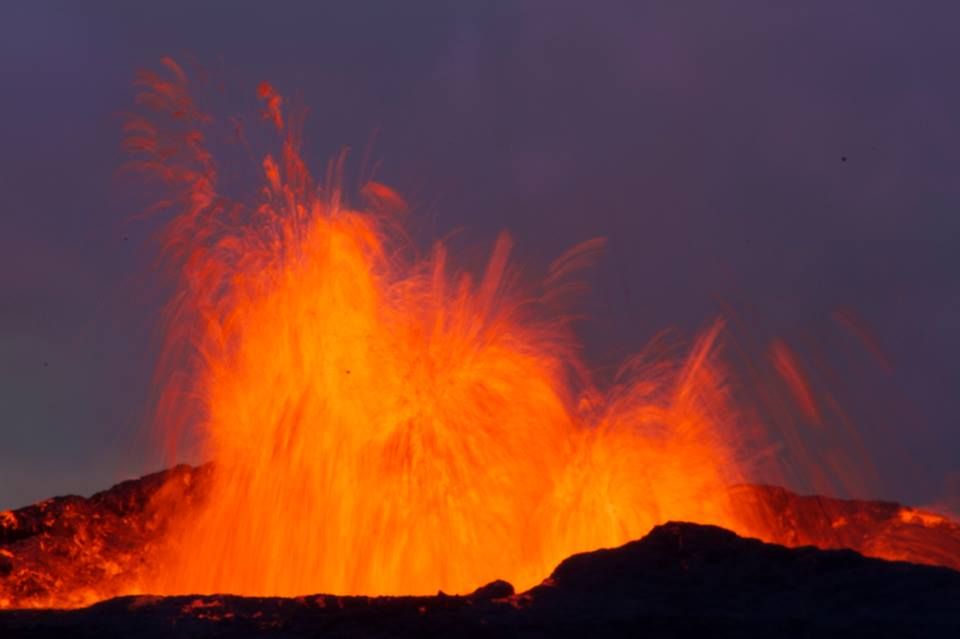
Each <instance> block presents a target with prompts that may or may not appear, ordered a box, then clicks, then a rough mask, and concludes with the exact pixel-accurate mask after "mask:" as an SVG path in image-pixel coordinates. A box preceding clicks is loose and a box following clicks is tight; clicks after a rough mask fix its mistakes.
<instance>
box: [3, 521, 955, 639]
mask: <svg viewBox="0 0 960 639" xmlns="http://www.w3.org/2000/svg"><path fill="white" fill-rule="evenodd" d="M511 592H512V589H510V588H509V586H508V585H507V584H503V583H499V584H496V585H494V586H492V587H489V588H483V589H480V590H478V592H477V593H474V594H473V595H469V596H464V597H451V596H445V595H442V594H441V595H438V596H436V597H395V598H389V597H381V598H367V597H335V596H330V595H316V596H309V597H300V598H296V599H274V598H244V597H232V596H202V597H201V596H187V597H167V598H159V597H121V598H118V599H113V600H110V601H106V602H103V603H100V604H96V605H94V606H91V607H89V608H85V609H80V610H70V611H52V610H46V611H44V610H36V611H27V610H20V611H6V612H0V636H2V637H5V638H6V637H21V636H22V637H34V638H44V637H62V636H71V637H143V638H151V637H171V636H189V637H248V636H276V637H308V636H309V637H388V636H427V637H441V636H442V637H446V636H451V637H463V636H473V637H486V636H490V637H545V636H553V637H555V636H561V637H597V636H610V637H613V636H617V637H621V636H638V637H643V636H649V637H664V636H670V637H716V636H737V637H742V636H763V637H822V636H845V637H850V636H862V637H867V636H869V637H880V636H884V637H891V636H896V637H956V636H960V635H958V633H960V572H956V571H953V570H950V569H946V568H939V567H931V566H919V565H913V564H907V563H896V562H887V561H882V560H877V559H869V558H865V557H863V556H861V555H858V554H857V553H855V552H852V551H848V550H818V549H815V548H810V547H807V548H795V549H789V548H785V547H782V546H776V545H772V544H765V543H763V542H760V541H757V540H754V539H744V538H741V537H738V536H737V535H735V534H733V533H731V532H729V531H726V530H723V529H721V528H717V527H713V526H700V525H696V524H685V523H669V524H665V525H663V526H659V527H657V528H655V529H654V530H653V531H651V533H650V534H649V535H647V536H646V537H645V538H643V539H641V540H639V541H635V542H631V543H629V544H626V545H625V546H622V547H620V548H616V549H612V550H599V551H595V552H591V553H585V554H581V555H575V556H573V557H570V558H569V559H567V560H566V561H564V562H563V563H561V564H560V565H559V566H558V567H557V568H556V570H554V572H553V574H552V575H551V576H550V578H549V579H547V580H546V581H545V582H544V583H543V585H541V586H537V587H536V588H533V589H531V590H529V591H527V592H524V593H521V594H511Z"/></svg>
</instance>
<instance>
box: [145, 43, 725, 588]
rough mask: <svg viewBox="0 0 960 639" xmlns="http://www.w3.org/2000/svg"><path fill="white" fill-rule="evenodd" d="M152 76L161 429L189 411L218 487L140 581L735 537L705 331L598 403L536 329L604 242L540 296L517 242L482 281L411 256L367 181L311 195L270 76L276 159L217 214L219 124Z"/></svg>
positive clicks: (329, 184) (542, 568) (302, 573)
mask: <svg viewBox="0 0 960 639" xmlns="http://www.w3.org/2000/svg"><path fill="white" fill-rule="evenodd" d="M165 64H166V66H167V73H166V74H164V75H154V74H144V75H143V76H142V77H141V81H142V87H143V92H142V94H141V96H140V101H141V103H142V104H143V105H145V106H146V107H147V108H148V109H150V110H152V111H153V112H154V116H151V117H150V118H141V119H135V120H132V121H131V123H130V125H129V127H128V134H129V137H128V144H129V146H130V148H131V149H133V150H134V151H135V152H136V153H138V157H139V158H140V164H139V166H140V168H141V169H143V170H144V171H146V172H147V173H149V174H151V175H153V176H156V177H158V178H160V179H161V180H162V181H163V182H164V183H165V184H166V185H167V186H168V187H171V188H172V192H173V194H174V196H173V198H172V199H170V200H168V201H167V204H171V205H173V206H175V207H176V208H177V209H178V211H177V212H176V214H175V216H174V217H172V218H171V221H170V222H169V225H168V226H167V228H166V232H165V238H166V248H167V255H168V256H169V257H170V258H171V264H173V265H175V267H176V269H177V270H176V273H177V277H176V281H177V292H176V295H175V296H174V298H173V301H172V302H171V304H170V308H169V312H168V316H167V317H168V318H169V325H168V333H167V335H168V341H167V347H166V352H165V356H164V357H163V358H162V366H161V369H160V376H159V379H160V380H161V382H162V383H163V384H164V385H165V392H164V395H163V401H162V402H161V404H160V409H161V410H160V412H159V419H160V422H161V424H164V425H165V428H166V429H167V432H168V434H169V435H170V440H171V441H182V439H183V436H184V432H183V431H182V429H181V424H183V423H185V422H190V421H191V419H192V422H193V424H192V426H191V429H192V430H191V431H190V433H189V434H190V435H191V436H195V437H197V438H198V439H199V449H200V452H201V455H202V456H203V457H204V458H207V459H212V460H214V462H215V473H214V476H213V478H212V480H211V482H212V483H211V487H210V491H209V494H208V495H207V498H206V500H205V501H204V502H203V504H202V506H201V507H200V508H199V510H198V511H197V512H192V513H190V514H189V516H186V515H184V516H183V517H181V518H180V519H179V520H177V521H176V522H175V523H174V524H171V526H172V528H171V530H172V533H171V534H170V535H169V536H168V539H167V540H166V542H165V545H164V547H163V552H164V553H165V554H166V558H165V559H164V560H163V561H161V562H160V564H159V565H158V566H157V569H156V571H155V574H153V575H152V576H151V577H149V578H148V580H147V583H144V584H141V585H142V588H143V589H144V590H147V591H152V592H156V593H158V594H173V593H185V592H191V593H192V592H231V593H238V594H247V595H300V594H305V593H310V592H331V593H338V594H351V593H362V594H371V595H372V594H401V593H402V594H417V593H434V592H436V591H437V590H438V589H441V590H444V591H447V592H464V591H468V590H472V589H474V588H476V587H477V586H478V585H480V584H483V583H486V582H489V581H491V580H493V579H496V578H503V579H507V580H509V581H511V582H512V583H514V584H515V585H516V586H517V587H518V588H520V589H523V588H526V587H529V586H531V585H533V584H535V583H536V582H537V581H539V580H540V579H542V578H543V577H544V575H546V574H549V572H550V570H551V569H552V568H553V567H554V566H555V565H556V564H557V563H558V562H560V561H561V560H562V559H564V558H565V557H567V556H569V555H570V554H572V553H575V552H579V551H586V550H591V549H595V548H599V547H606V546H614V545H617V544H621V543H623V542H626V541H628V540H630V539H634V538H639V537H641V536H642V535H644V534H645V533H646V532H647V531H648V530H649V529H650V528H651V527H652V526H654V525H655V524H657V523H660V522H664V521H666V520H669V519H674V520H688V521H697V522H708V523H716V524H720V525H724V526H727V527H729V528H733V529H740V528H742V527H741V526H740V525H739V520H738V517H737V513H736V512H735V511H734V509H733V508H732V506H731V504H730V502H729V498H728V496H727V491H726V488H727V486H729V485H730V484H731V483H735V482H737V481H739V480H740V479H741V475H740V469H739V467H738V465H737V463H736V455H735V451H733V450H732V449H731V447H730V444H729V442H732V441H735V438H734V437H732V435H731V433H729V432H728V431H727V426H728V424H729V423H730V421H731V419H730V409H729V407H728V405H727V398H726V394H725V390H724V383H723V379H722V377H721V374H720V372H719V370H718V368H717V366H716V363H715V362H714V358H713V351H714V345H715V341H716V339H717V333H718V330H719V327H717V326H715V327H713V328H711V329H709V330H708V331H706V332H705V334H704V335H703V336H701V338H700V339H699V340H698V342H697V343H696V344H695V345H694V347H693V348H692V349H691V352H690V353H689V354H688V356H687V357H684V358H680V360H678V361H666V360H662V359H660V360H651V359H649V358H648V359H645V360H636V361H632V362H631V363H630V364H629V365H628V366H625V367H624V370H623V372H622V374H621V375H620V377H619V378H618V380H617V382H616V383H615V385H614V386H613V387H612V388H610V389H607V390H604V391H600V390H598V389H596V388H595V386H594V385H593V384H592V383H591V382H590V380H589V379H588V376H587V375H586V373H585V372H584V371H585V368H584V367H583V366H582V365H581V364H580V363H579V362H578V360H577V356H576V347H575V345H574V344H573V343H572V341H571V338H570V333H569V330H568V327H567V326H566V325H565V323H564V322H563V321H560V320H556V319H544V318H550V317H554V318H555V317H557V313H556V312H555V310H554V309H550V308H549V305H548V303H547V302H546V301H545V300H547V299H549V298H550V297H551V296H550V295H549V292H551V291H555V290H556V289H557V288H558V287H562V286H564V282H565V281H567V277H568V275H569V271H570V270H571V267H572V265H575V264H576V263H577V262H578V261H579V259H580V258H581V257H582V255H583V253H584V252H586V251H589V250H591V249H592V248H595V246H594V244H591V243H587V244H585V245H582V246H581V247H577V248H575V249H574V250H572V251H571V252H570V253H568V254H567V255H565V256H564V257H563V258H561V259H560V260H558V262H557V263H556V264H555V265H554V267H553V268H552V270H551V273H550V277H549V278H548V281H549V285H548V286H547V287H546V288H547V289H549V290H548V291H546V292H544V291H540V290H538V289H536V288H535V287H531V288H524V287H521V286H519V285H517V282H518V281H519V277H518V272H517V270H516V269H515V268H514V266H513V265H512V262H511V260H510V253H511V242H510V240H509V239H508V238H507V236H502V237H501V238H500V239H499V240H498V241H497V242H496V244H495V246H494V247H493V249H492V251H491V254H490V257H489V260H488V262H487V264H486V267H485V269H483V270H482V272H481V273H480V274H479V275H478V276H476V277H472V276H471V275H470V274H469V273H466V272H462V271H458V270H457V269H456V268H455V267H454V266H453V265H451V262H452V259H451V257H450V255H449V254H448V251H447V250H446V249H445V248H444V246H443V245H439V244H438V245H437V246H436V247H434V249H433V250H432V251H430V252H429V253H428V254H427V255H417V253H416V251H415V250H413V249H412V248H411V247H410V245H409V242H407V241H406V240H405V239H404V235H403V232H402V230H401V229H400V226H399V221H398V217H397V214H396V210H397V209H398V208H399V206H400V204H402V200H401V199H400V197H399V196H397V195H396V194H394V193H393V192H392V191H390V190H389V189H387V188H386V187H384V186H383V185H380V184H375V183H371V184H369V185H368V186H367V187H366V188H365V189H363V194H364V195H365V196H367V197H366V199H367V202H368V205H367V206H366V208H364V209H363V210H354V209H352V208H350V207H349V206H348V205H347V204H346V202H345V199H344V197H342V195H341V191H340V189H339V186H338V181H339V180H338V175H337V174H338V165H337V164H336V163H335V164H334V165H333V167H334V168H333V169H332V170H331V171H330V172H329V176H328V179H327V180H326V182H325V183H323V184H318V183H316V182H315V181H314V180H313V178H312V177H311V175H310V174H309V172H308V170H307V168H306V164H305V163H304V161H303V159H302V157H301V153H300V143H299V134H298V130H297V129H298V126H297V125H296V118H291V117H290V114H289V113H286V112H284V109H283V107H284V103H283V100H282V99H281V97H280V96H279V95H278V94H277V93H276V92H275V91H274V90H273V89H272V88H271V87H270V86H269V85H266V84H264V85H261V86H260V88H259V91H258V95H259V97H260V98H261V99H262V101H263V104H264V120H265V122H266V123H265V124H264V125H263V126H265V127H270V128H272V129H275V130H276V131H277V132H278V137H279V138H280V148H279V152H278V153H274V154H268V155H266V157H264V159H263V161H262V179H263V186H262V188H261V189H260V191H259V195H258V196H257V198H256V202H254V203H252V204H249V205H244V204H242V203H237V202H229V201H227V200H226V199H225V198H224V197H223V196H222V195H221V194H220V193H219V192H218V167H217V165H216V164H215V162H214V160H213V158H212V155H211V153H210V152H208V150H207V148H206V146H205V137H204V136H205V133H204V131H205V130H206V127H208V125H209V124H210V122H211V120H210V118H209V117H208V116H206V115H205V114H202V113H201V112H200V111H199V110H198V109H197V108H196V106H195V104H194V102H193V101H192V100H191V98H190V96H189V94H188V92H187V90H186V86H187V79H186V76H185V74H184V73H183V71H182V70H181V69H180V68H179V67H177V66H176V65H175V64H174V63H173V62H171V61H166V62H165ZM158 117H159V118H167V117H169V120H168V121H167V122H166V123H162V124H159V125H158V124H157V118H158ZM171 123H172V125H171ZM185 356H189V357H187V358H186V359H185ZM184 414H188V416H187V417H186V418H185V417H184Z"/></svg>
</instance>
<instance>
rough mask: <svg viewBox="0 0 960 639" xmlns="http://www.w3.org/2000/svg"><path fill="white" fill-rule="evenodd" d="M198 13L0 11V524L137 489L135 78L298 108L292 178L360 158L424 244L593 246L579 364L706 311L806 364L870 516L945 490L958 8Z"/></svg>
mask: <svg viewBox="0 0 960 639" xmlns="http://www.w3.org/2000/svg"><path fill="white" fill-rule="evenodd" d="M194 4H201V3H188V2H162V3H156V6H147V5H146V3H135V4H134V3H123V2H115V3H73V2H62V3H51V2H32V3H15V4H7V5H4V7H3V8H2V9H0V71H2V86H3V99H2V101H0V115H2V117H0V127H2V128H0V131H2V135H0V142H2V144H0V256H2V258H0V259H2V261H0V265H2V268H0V508H4V507H15V506H20V505H23V504H26V503H29V502H32V501H35V500H37V499H41V498H44V497H48V496H51V495H53V494H60V493H66V492H73V493H81V494H85V493H89V492H92V491H95V490H97V489H101V488H105V487H107V486H109V485H110V484H112V483H114V482H115V481H117V480H119V479H123V478H126V477H127V476H129V475H132V474H139V473H140V472H142V471H145V470H152V469H154V466H155V465H156V463H157V459H156V457H155V455H153V454H152V453H151V449H150V445H149V439H148V438H147V437H144V435H143V430H144V429H143V424H144V422H145V420H146V417H147V415H146V412H145V410H146V409H145V403H146V398H147V397H148V396H149V388H148V385H149V382H150V372H151V367H152V360H151V343H152V342H151V340H152V339H153V334H152V332H151V331H152V330H153V327H154V323H153V320H154V318H155V315H156V312H157V310H158V309H157V305H156V303H155V300H153V299H152V298H151V296H150V295H146V294H143V293H142V287H141V286H140V283H141V281H142V278H143V275H144V268H145V264H147V263H149V259H150V253H149V251H151V245H150V243H149V241H148V236H149V232H150V229H149V228H148V225H145V224H142V223H138V222H135V221H131V220H130V216H131V215H132V214H134V213H136V212H137V210H138V207H139V206H141V205H142V204H143V201H142V199H138V198H137V197H136V193H135V192H133V191H134V189H133V188H132V187H131V185H130V184H129V183H128V182H125V181H124V180H122V179H118V176H117V169H118V167H119V166H120V164H121V163H122V162H123V160H124V156H123V154H122V153H121V151H120V148H119V141H120V125H121V123H122V113H123V112H124V111H126V110H128V109H129V108H130V107H131V104H132V96H133V88H132V86H131V83H132V78H133V76H134V73H135V72H136V70H137V69H139V68H143V67H156V65H157V61H158V60H159V58H160V57H161V56H164V55H172V56H174V57H178V58H181V59H184V58H186V57H187V56H192V57H194V58H196V59H197V60H198V61H199V62H201V63H202V64H204V65H205V66H207V67H209V68H211V69H213V70H214V72H215V73H216V74H219V77H221V78H222V79H224V81H225V82H226V83H227V84H228V86H229V88H230V90H231V93H228V96H227V98H225V100H226V105H227V107H228V108H235V109H236V110H237V111H239V110H241V109H242V108H246V105H249V104H250V103H251V100H250V99H248V98H250V96H252V95H253V90H254V88H255V86H256V84H257V82H259V81H260V80H269V81H270V82H271V83H273V84H274V85H275V86H276V87H277V88H278V89H279V90H280V91H281V92H283V93H286V94H293V93H296V92H300V93H301V94H302V96H303V99H304V101H305V102H306V104H307V105H308V106H309V107H310V118H309V120H308V123H307V140H306V148H307V149H308V151H307V154H308V156H309V157H310V159H311V160H313V162H314V166H315V167H316V168H320V167H322V166H323V165H324V163H325V162H326V160H327V159H328V158H329V157H330V156H331V155H332V154H333V153H334V152H336V151H337V150H338V149H339V148H340V147H342V146H350V147H353V148H355V149H362V148H363V147H364V146H365V145H366V144H367V143H368V141H369V140H370V139H371V136H372V135H373V134H374V132H378V133H377V136H376V141H375V144H374V147H373V149H374V154H373V155H374V157H375V158H376V159H378V160H379V161H380V163H381V165H380V166H381V168H380V170H379V173H378V175H379V177H380V179H381V181H383V182H386V183H388V184H390V185H392V186H394V187H396V188H397V189H398V190H399V191H400V192H401V193H404V194H405V195H407V196H408V197H409V199H410V201H411V203H412V204H413V205H414V213H413V215H414V218H415V219H417V220H419V222H418V223H417V237H418V238H419V239H421V240H423V242H424V245H427V242H429V241H430V240H431V239H433V238H435V237H438V236H442V235H445V234H447V233H449V232H450V231H452V230H455V229H465V230H466V231H467V235H468V236H469V237H470V238H471V243H480V244H482V243H485V242H489V241H490V240H491V239H492V238H493V237H494V236H495V233H496V232H497V231H498V230H500V229H501V228H507V229H509V230H511V231H512V232H513V234H514V236H515V237H516V240H517V255H518V256H519V257H520V259H521V260H522V261H523V262H524V263H527V264H531V265H533V266H534V268H541V269H542V268H543V266H544V265H545V264H546V263H547V262H548V261H549V260H550V259H551V258H552V257H555V256H556V255H558V254H559V253H561V252H562V251H563V250H564V249H565V248H567V247H569V246H570V245H572V244H574V243H576V242H579V241H581V240H583V239H586V238H589V237H594V236H606V237H608V238H609V239H610V243H609V248H608V251H607V253H606V254H605V255H604V257H602V259H601V260H600V261H599V263H598V264H597V266H596V268H595V269H594V271H593V272H592V273H591V274H590V275H589V279H590V281H591V283H592V284H593V286H594V289H595V291H594V294H593V295H592V296H591V297H590V298H589V299H588V300H587V301H586V302H585V306H584V308H583V310H584V311H585V312H586V313H588V314H589V315H590V317H591V318H592V321H591V322H590V323H589V324H586V325H584V326H583V328H582V332H583V336H584V339H585V341H586V344H587V347H588V351H587V356H588V359H589V360H590V361H591V362H592V363H593V364H594V365H596V366H598V367H602V366H610V365H611V364H613V363H614V362H616V361H617V360H618V359H620V358H621V357H622V356H623V355H624V354H627V353H629V352H631V351H635V350H637V349H639V348H640V347H642V346H643V344H644V343H645V342H646V341H647V340H649V339H650V338H651V337H652V336H653V335H654V334H655V333H657V332H658V331H660V330H661V329H663V328H667V327H678V328H680V329H681V330H683V331H686V332H688V334H689V332H690V331H693V330H695V329H697V328H699V327H702V326H703V325H704V324H705V323H706V322H707V321H709V319H710V318H711V317H713V316H714V315H715V314H716V313H717V312H718V306H717V300H718V299H722V300H727V301H730V302H732V303H733V304H734V305H735V306H736V307H737V308H738V309H740V310H741V312H742V313H744V315H745V316H747V317H749V318H750V325H751V327H752V328H751V330H752V331H753V334H752V338H753V339H755V340H756V341H757V342H758V343H765V342H766V340H768V339H770V338H771V337H772V336H774V335H779V336H782V337H784V338H786V339H788V340H789V341H791V343H793V344H795V345H796V346H797V348H798V350H802V345H803V344H809V343H815V344H819V345H820V346H819V348H821V349H823V350H824V351H825V352H826V353H827V354H828V356H829V358H830V359H831V362H832V364H833V365H835V366H836V367H837V369H838V370H839V375H840V377H841V379H842V381H843V384H842V385H843V387H844V388H843V391H842V393H840V394H841V396H842V400H843V402H844V406H845V407H847V408H848V410H849V412H850V413H851V415H852V416H853V418H854V421H855V423H856V426H857V428H858V430H859V431H860V432H861V434H863V436H864V438H865V439H866V440H867V442H868V448H869V453H870V456H871V457H872V458H873V460H874V461H875V462H876V463H877V464H878V465H879V466H880V467H881V471H882V472H881V474H882V475H883V479H884V486H883V496H885V497H889V498H893V499H900V500H905V501H909V502H913V503H929V502H933V501H935V500H938V499H941V498H942V497H943V496H944V492H945V491H946V490H948V488H949V483H950V481H951V477H953V478H954V479H953V481H954V482H956V481H958V478H960V455H958V451H960V432H958V422H960V393H958V392H957V389H958V387H960V364H958V361H960V358H958V356H960V337H958V335H957V332H956V328H957V327H958V325H960V286H958V284H957V283H956V274H957V273H960V250H958V248H960V179H958V178H960V78H958V75H957V64H956V62H957V60H960V38H957V37H956V34H957V27H956V25H957V24H958V20H960V8H958V6H957V5H956V3H955V2H949V1H947V2H937V1H935V0H928V1H926V2H923V3H908V2H882V1H879V0H864V1H861V2H856V1H848V2H842V3H840V2H836V1H835V0H824V1H822V2H803V3H798V2H782V3H780V2H772V1H770V0H762V1H757V2H729V3H728V2H724V3H718V2H712V1H707V0H705V1H703V2H698V3H687V2H684V3H678V2H674V1H672V0H671V1H664V2H623V3H613V2H608V3H604V2H600V3H583V2H569V3H568V2H555V1H552V2H543V3H531V2H502V3H499V2H491V3H456V2H446V1H444V2H435V3H434V2H430V3H428V2H410V3H397V2H386V1H384V2H376V3H373V2H344V3H316V2H303V3H295V2H286V3H277V5H278V7H279V8H271V7H272V5H273V3H266V2H220V3H211V2H208V3H202V4H203V8H202V9H196V8H194V7H193V6H192V5H194ZM681 5H682V8H681ZM244 91H248V92H249V93H248V94H242V92H244ZM241 94H242V95H243V99H242V100H238V101H237V103H236V104H233V103H231V102H230V99H231V98H230V96H231V95H241ZM357 155H359V153H357ZM842 158H846V161H844V160H843V159H842ZM125 237H126V238H127V239H126V240H125V239H124V238H125ZM474 241H475V242H474ZM838 307H851V308H853V309H855V310H856V312H857V313H858V314H859V315H860V316H861V317H863V318H864V319H865V321H866V322H867V323H869V325H870V326H871V327H872V330H873V331H874V333H875V334H876V336H877V338H878V339H879V341H880V342H881V343H882V345H883V348H884V350H885V352H886V353H887V354H888V356H889V358H890V360H891V361H892V363H893V370H892V372H891V373H886V372H883V371H882V370H880V369H879V367H878V366H877V365H876V364H874V363H873V360H871V359H870V357H869V356H868V355H866V354H865V352H864V351H863V349H860V348H858V347H857V346H856V343H855V341H853V339H852V338H850V337H849V335H846V334H844V333H843V332H842V329H840V328H839V327H838V326H837V324H836V323H835V322H834V321H833V320H832V319H831V313H832V312H833V311H834V310H835V309H837V308H838ZM845 335H846V337H844V336H845ZM838 392H839V391H838ZM951 473H952V475H951Z"/></svg>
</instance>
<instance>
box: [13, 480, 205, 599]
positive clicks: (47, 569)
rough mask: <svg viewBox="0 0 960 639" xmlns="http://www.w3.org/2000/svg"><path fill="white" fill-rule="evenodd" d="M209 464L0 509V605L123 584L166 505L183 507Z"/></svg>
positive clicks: (120, 588) (163, 518) (83, 595)
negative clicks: (83, 494)
mask: <svg viewBox="0 0 960 639" xmlns="http://www.w3.org/2000/svg"><path fill="white" fill-rule="evenodd" d="M210 472H211V467H210V466H209V465H207V466H201V467H199V468H192V467H190V466H186V465H181V466H176V467H174V468H170V469H168V470H165V471H161V472H158V473H153V474H151V475H146V476H144V477H141V478H139V479H132V480H129V481H125V482H122V483H120V484H117V485H116V486H113V487H112V488H110V489H109V490H105V491H102V492H99V493H97V494H95V495H93V496H92V497H89V498H84V497H78V496H76V495H69V496H65V497H54V498H52V499H47V500H44V501H42V502H40V503H37V504H33V505H32V506H26V507H25V508H20V509H18V510H13V511H3V512H0V608H4V607H9V606H12V605H19V606H28V607H33V606H44V605H51V604H52V603H55V604H57V605H73V606H76V605H84V604H86V603H89V602H90V601H91V600H96V599H103V598H105V597H109V596H114V595H116V594H120V593H122V592H124V591H125V588H126V584H127V583H128V582H129V581H130V580H131V579H134V578H136V576H137V574H138V572H139V571H140V570H142V569H144V566H145V565H147V564H148V562H149V555H150V552H151V550H152V548H153V546H154V544H155V542H156V541H157V539H158V538H159V536H160V534H161V533H162V531H163V530H164V529H165V527H166V525H167V523H168V522H169V520H170V518H171V513H170V512H169V507H170V506H169V505H170V504H178V507H179V508H181V509H182V510H184V511H186V510H187V509H189V508H190V507H191V504H193V502H194V500H195V499H196V498H197V494H198V493H202V492H203V491H202V486H203V485H204V480H205V479H206V478H207V477H209V475H210ZM161 496H162V497H170V499H166V500H158V499H157V498H158V497H161ZM64 593H67V594H66V595H65V594H64Z"/></svg>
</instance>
